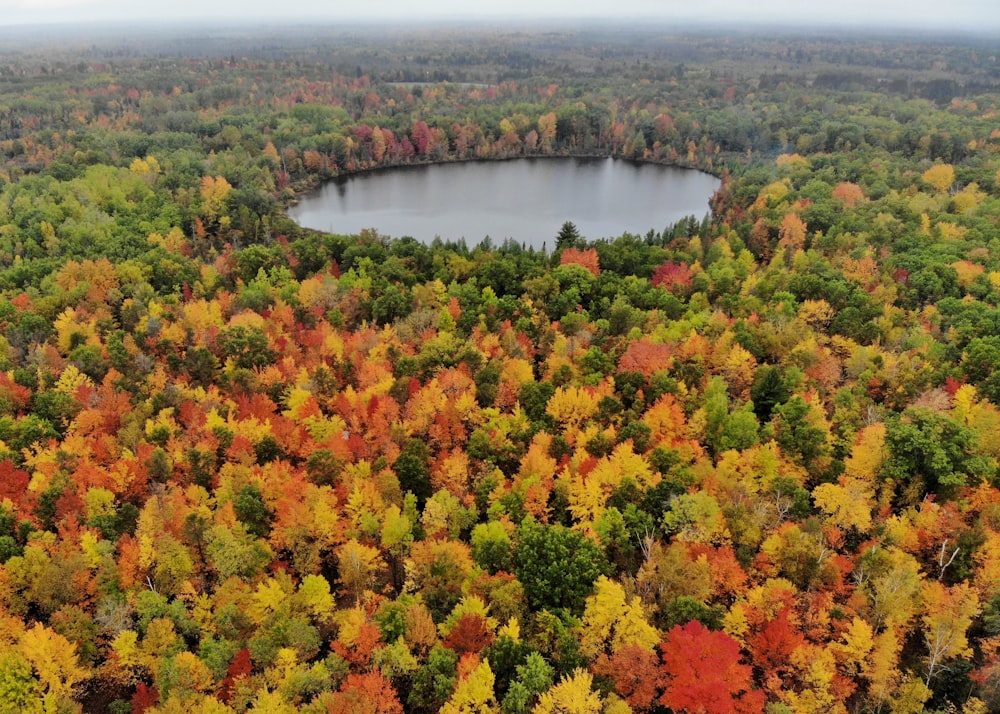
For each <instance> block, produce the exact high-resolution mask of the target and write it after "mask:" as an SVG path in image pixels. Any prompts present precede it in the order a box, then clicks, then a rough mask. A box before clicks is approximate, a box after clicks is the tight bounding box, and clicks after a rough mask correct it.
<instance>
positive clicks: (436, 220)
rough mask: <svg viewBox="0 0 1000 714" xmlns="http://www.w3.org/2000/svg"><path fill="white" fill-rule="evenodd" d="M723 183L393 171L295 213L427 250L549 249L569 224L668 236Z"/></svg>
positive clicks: (658, 176) (627, 172)
mask: <svg viewBox="0 0 1000 714" xmlns="http://www.w3.org/2000/svg"><path fill="white" fill-rule="evenodd" d="M718 187H719V180H718V179H717V178H715V177H714V176H710V175H708V174H705V173H701V172H699V171H692V170H688V169H680V168H675V167H671V166H656V165H652V164H633V163H629V162H627V161H620V160H614V159H521V160H517V161H484V162H471V163H460V164H439V165H433V166H416V167H406V168H400V169H388V170H384V171H376V172H372V173H365V174H358V175H356V176H351V177H348V178H346V179H342V180H338V181H333V182H330V183H327V184H326V185H324V186H323V188H321V189H320V190H319V191H318V192H317V193H315V194H313V195H310V196H306V197H304V198H303V199H302V200H301V202H300V203H299V204H298V205H297V206H294V207H292V208H291V209H290V210H289V216H290V217H291V218H292V219H293V220H295V221H296V222H298V223H299V224H300V225H302V226H306V227H307V228H314V229H316V230H321V231H327V232H330V233H338V234H342V235H343V234H346V235H350V234H353V233H358V232H360V231H361V230H362V229H365V228H374V229H376V230H377V231H378V232H379V233H380V234H382V235H389V236H393V237H401V236H413V237H414V238H416V239H417V240H419V241H422V242H424V243H430V242H431V241H432V240H434V238H435V237H440V238H442V239H444V240H459V239H462V238H464V239H465V240H466V242H467V243H468V244H469V246H474V245H476V244H478V243H479V242H480V241H481V240H482V239H483V238H485V237H486V236H489V237H490V238H491V239H492V240H493V243H494V245H499V244H500V243H501V242H502V241H503V240H505V239H506V238H513V239H514V240H516V241H518V242H523V243H525V244H528V245H532V246H534V247H536V248H541V247H542V245H543V243H544V244H546V245H547V247H548V248H549V249H550V250H551V249H552V248H553V246H554V244H555V236H556V233H558V232H559V228H560V227H561V226H562V224H563V223H564V222H565V221H573V223H575V224H576V226H577V228H578V229H579V231H580V234H581V235H583V236H584V237H586V238H590V239H595V238H613V237H617V236H620V235H621V234H622V233H625V232H630V233H636V234H641V235H645V234H646V233H647V232H648V231H649V230H650V229H653V230H656V231H661V230H663V229H664V228H666V227H667V226H668V225H670V224H672V223H675V222H677V221H678V220H680V219H681V218H684V217H686V216H690V215H694V216H695V217H697V218H698V219H699V220H701V218H702V217H704V215H705V214H706V213H708V210H709V209H708V201H709V199H710V198H711V196H712V194H713V193H714V192H715V191H716V189H718Z"/></svg>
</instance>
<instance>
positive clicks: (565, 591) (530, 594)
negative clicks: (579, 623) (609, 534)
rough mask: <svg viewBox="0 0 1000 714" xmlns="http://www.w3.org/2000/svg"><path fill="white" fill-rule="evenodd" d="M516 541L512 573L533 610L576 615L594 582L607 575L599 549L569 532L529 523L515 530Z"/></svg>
mask: <svg viewBox="0 0 1000 714" xmlns="http://www.w3.org/2000/svg"><path fill="white" fill-rule="evenodd" d="M516 540H517V545H516V546H515V549H514V572H515V573H516V574H517V578H518V580H520V581H521V583H522V584H523V585H524V593H525V595H526V596H527V598H528V603H529V604H530V605H531V606H532V607H533V608H536V609H537V608H547V609H551V610H556V609H560V608H566V609H569V610H570V611H572V612H575V613H577V614H579V613H580V612H582V611H583V605H584V600H585V599H586V597H587V596H588V595H590V593H591V592H592V591H593V587H594V581H595V580H597V578H598V577H600V576H601V575H609V574H610V570H611V568H610V565H609V564H608V561H607V558H606V557H605V555H604V551H603V550H602V549H601V547H600V546H599V545H598V544H596V543H595V542H594V541H592V540H590V539H589V538H587V537H586V536H584V535H582V534H580V533H578V532H576V531H574V530H570V529H569V528H565V527H563V526H549V525H544V524H541V523H537V522H535V521H533V520H530V519H529V520H526V521H525V522H524V523H522V524H521V526H520V527H519V528H518V531H517V539H516Z"/></svg>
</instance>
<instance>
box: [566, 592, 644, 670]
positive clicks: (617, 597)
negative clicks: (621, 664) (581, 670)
mask: <svg viewBox="0 0 1000 714" xmlns="http://www.w3.org/2000/svg"><path fill="white" fill-rule="evenodd" d="M579 631H580V651H581V652H582V653H583V654H585V655H586V656H587V657H590V658H593V657H596V656H597V655H599V654H602V653H610V654H614V653H615V652H617V651H618V650H620V649H621V648H622V647H624V646H625V645H639V646H640V647H643V648H644V649H647V650H650V651H652V650H653V648H654V647H656V645H657V643H658V642H659V641H660V633H659V632H657V630H656V628H655V627H653V626H652V625H650V624H649V623H648V622H647V621H646V615H645V613H644V612H643V610H642V605H641V604H640V603H639V598H637V597H634V596H633V597H631V598H629V597H626V595H625V590H624V588H622V586H621V585H620V584H619V583H617V582H615V581H614V580H608V579H607V578H606V577H605V576H603V575H602V576H601V577H599V578H598V579H597V582H595V583H594V594H593V595H591V596H590V597H588V598H587V602H586V606H585V607H584V610H583V619H582V620H581V622H580V630H579Z"/></svg>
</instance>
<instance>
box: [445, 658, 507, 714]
mask: <svg viewBox="0 0 1000 714" xmlns="http://www.w3.org/2000/svg"><path fill="white" fill-rule="evenodd" d="M493 682H494V677H493V670H492V669H490V663H489V662H481V663H480V664H478V665H477V666H476V667H475V668H474V669H473V670H472V671H471V672H469V673H468V674H467V675H466V676H465V677H464V678H463V679H462V680H460V681H459V682H458V685H457V686H456V687H455V692H454V694H452V695H451V698H450V699H449V700H448V701H447V702H446V703H445V705H444V706H443V707H441V714H499V711H500V708H499V706H497V701H496V697H495V696H494V694H493Z"/></svg>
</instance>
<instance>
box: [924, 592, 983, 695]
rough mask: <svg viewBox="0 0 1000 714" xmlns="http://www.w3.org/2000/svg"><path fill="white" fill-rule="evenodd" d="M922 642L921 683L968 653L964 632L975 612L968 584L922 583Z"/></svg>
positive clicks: (975, 600) (975, 602)
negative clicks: (924, 651) (924, 657)
mask: <svg viewBox="0 0 1000 714" xmlns="http://www.w3.org/2000/svg"><path fill="white" fill-rule="evenodd" d="M921 594H922V595H923V601H924V615H923V617H922V618H921V619H922V621H923V624H924V643H925V644H926V645H927V674H926V678H925V680H924V683H925V684H926V685H927V686H930V683H931V680H932V679H933V678H934V676H935V675H937V674H938V673H939V672H941V671H942V670H944V669H946V668H947V665H946V664H945V663H946V662H947V661H948V660H950V659H954V658H955V657H962V656H966V655H969V654H971V652H972V649H971V648H970V647H969V641H968V639H966V632H967V631H968V629H969V625H971V624H972V618H973V617H975V616H976V615H977V614H978V613H979V597H978V596H977V595H976V592H975V590H973V589H972V587H971V586H970V585H969V584H968V583H959V584H958V585H955V586H953V587H947V586H945V585H943V584H942V583H941V582H939V581H937V580H930V581H927V582H925V583H924V587H923V591H922V593H921Z"/></svg>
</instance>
